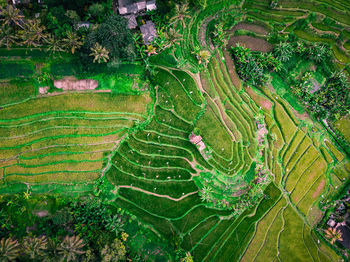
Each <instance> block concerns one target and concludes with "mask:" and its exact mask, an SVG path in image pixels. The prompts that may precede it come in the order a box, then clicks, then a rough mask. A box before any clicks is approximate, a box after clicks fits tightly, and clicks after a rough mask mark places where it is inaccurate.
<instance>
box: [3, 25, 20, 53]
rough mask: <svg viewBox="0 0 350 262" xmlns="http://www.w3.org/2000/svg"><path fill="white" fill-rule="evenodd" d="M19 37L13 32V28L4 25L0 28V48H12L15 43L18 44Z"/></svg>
mask: <svg viewBox="0 0 350 262" xmlns="http://www.w3.org/2000/svg"><path fill="white" fill-rule="evenodd" d="M16 40H17V35H16V34H15V32H14V31H13V30H12V28H11V27H9V26H7V25H3V26H2V27H1V28H0V46H3V45H4V46H6V47H7V48H10V47H11V46H12V45H13V44H14V43H16Z"/></svg>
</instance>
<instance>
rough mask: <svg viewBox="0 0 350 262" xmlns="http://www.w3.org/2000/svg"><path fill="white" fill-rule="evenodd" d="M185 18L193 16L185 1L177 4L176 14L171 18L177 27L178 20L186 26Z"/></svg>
mask: <svg viewBox="0 0 350 262" xmlns="http://www.w3.org/2000/svg"><path fill="white" fill-rule="evenodd" d="M185 18H191V16H190V15H189V11H188V4H187V3H185V4H183V5H178V4H177V5H175V14H174V16H173V17H172V18H170V22H171V23H173V24H174V27H176V25H177V23H178V22H180V23H181V26H182V27H183V28H185V27H186V24H185Z"/></svg>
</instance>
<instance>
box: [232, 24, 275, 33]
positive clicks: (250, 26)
mask: <svg viewBox="0 0 350 262" xmlns="http://www.w3.org/2000/svg"><path fill="white" fill-rule="evenodd" d="M240 29H244V30H247V31H252V32H254V33H256V34H261V35H266V34H267V33H268V32H269V31H268V30H267V29H266V28H265V27H263V26H260V25H255V24H247V23H239V24H237V25H235V26H234V27H233V28H232V29H231V30H230V32H234V31H237V30H240Z"/></svg>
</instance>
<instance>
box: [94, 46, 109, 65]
mask: <svg viewBox="0 0 350 262" xmlns="http://www.w3.org/2000/svg"><path fill="white" fill-rule="evenodd" d="M90 56H93V57H94V60H93V62H94V63H95V62H97V63H99V64H100V63H102V62H104V63H106V62H107V61H108V60H109V51H108V50H107V49H106V48H104V47H103V46H101V45H100V44H99V43H96V44H95V46H94V47H91V54H90Z"/></svg>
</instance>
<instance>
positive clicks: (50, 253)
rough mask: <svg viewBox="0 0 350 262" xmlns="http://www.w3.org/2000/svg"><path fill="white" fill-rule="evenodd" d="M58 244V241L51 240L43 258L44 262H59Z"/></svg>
mask: <svg viewBox="0 0 350 262" xmlns="http://www.w3.org/2000/svg"><path fill="white" fill-rule="evenodd" d="M57 248H58V243H57V241H55V240H53V239H49V240H48V241H47V249H46V252H45V255H44V257H43V261H44V262H51V261H58V260H59V256H58V250H57Z"/></svg>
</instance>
